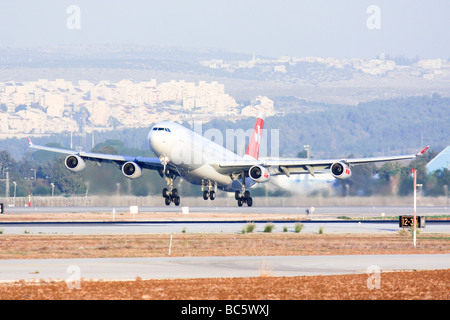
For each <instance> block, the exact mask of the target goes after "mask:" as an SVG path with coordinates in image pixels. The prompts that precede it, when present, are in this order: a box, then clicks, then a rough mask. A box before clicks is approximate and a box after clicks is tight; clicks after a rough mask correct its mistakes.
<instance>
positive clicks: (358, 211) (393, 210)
mask: <svg viewBox="0 0 450 320" xmlns="http://www.w3.org/2000/svg"><path fill="white" fill-rule="evenodd" d="M185 208H187V209H188V211H189V212H190V213H205V214H208V213H210V214H220V213H227V214H254V213H257V214H275V215H286V214H298V215H304V214H306V213H307V210H309V211H313V212H312V214H311V216H312V217H323V218H329V217H337V216H340V215H348V216H351V217H352V216H358V217H361V218H363V217H374V216H378V217H380V216H381V214H384V215H386V216H390V215H404V214H412V212H413V207H412V206H333V207H329V206H320V207H308V206H283V207H280V206H274V207H270V206H253V207H234V206H232V207H229V206H222V207H214V206H203V207H201V206H192V207H185ZM311 209H312V210H311ZM113 210H114V211H115V212H117V213H120V212H129V211H130V207H129V206H121V207H112V206H110V207H5V213H6V214H27V213H36V214H41V213H67V212H68V213H83V212H112V211H113ZM138 210H139V212H140V213H149V212H150V213H156V212H162V213H181V212H182V210H183V207H182V206H179V207H175V206H157V207H139V208H138ZM417 214H418V215H450V207H447V206H418V207H417Z"/></svg>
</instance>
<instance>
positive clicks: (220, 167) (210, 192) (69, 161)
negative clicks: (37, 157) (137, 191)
mask: <svg viewBox="0 0 450 320" xmlns="http://www.w3.org/2000/svg"><path fill="white" fill-rule="evenodd" d="M264 118H265V117H264V114H260V115H258V118H257V120H256V124H255V127H254V130H253V133H252V135H251V137H250V142H249V144H248V147H247V151H246V153H245V155H244V156H239V155H237V154H236V153H234V152H232V151H230V150H228V149H226V148H224V147H223V146H221V145H219V144H217V143H215V142H213V141H211V140H210V139H207V138H205V137H203V136H202V135H200V134H199V133H197V132H194V131H192V130H190V129H188V128H185V127H183V126H182V125H180V124H178V123H175V122H171V121H162V122H159V123H157V124H155V125H154V126H153V127H152V128H151V129H150V132H149V133H148V136H147V142H148V145H149V148H150V149H151V150H152V151H153V152H154V154H155V155H157V157H140V156H138V157H136V156H127V155H113V154H100V153H92V152H84V151H74V150H70V149H60V148H53V147H47V146H41V145H35V144H33V143H32V142H31V140H30V138H29V137H28V143H29V147H30V148H34V149H39V150H45V151H50V152H55V153H60V154H67V157H66V158H65V160H64V164H65V166H66V167H67V169H69V170H71V171H74V172H79V171H81V170H83V169H84V168H85V167H86V161H94V162H97V163H99V164H101V163H104V162H106V163H115V164H117V165H118V166H119V167H120V168H121V170H122V173H123V174H124V175H125V177H127V178H129V179H136V178H139V177H140V176H141V175H142V170H143V169H149V170H156V171H157V172H158V173H159V175H160V176H161V177H162V178H164V179H165V181H166V183H167V188H164V189H163V190H162V196H163V198H164V200H165V204H166V205H170V204H171V203H172V202H173V203H174V204H175V205H176V206H178V205H179V204H180V195H179V194H178V190H177V189H176V188H174V181H175V179H176V178H178V177H180V178H182V179H185V180H186V181H188V182H190V183H192V184H195V185H200V186H201V191H202V193H203V199H204V200H208V199H210V200H214V199H215V197H216V191H217V189H220V190H223V191H227V192H234V193H235V199H236V201H237V204H238V206H242V205H243V204H247V206H249V207H251V206H252V205H253V199H252V197H251V194H250V191H249V189H251V188H252V187H254V186H255V184H257V183H265V182H267V181H269V179H270V177H271V176H277V175H285V176H286V177H290V176H291V175H292V174H310V175H311V176H313V177H314V176H315V175H316V174H321V173H331V175H332V176H333V177H334V178H337V179H347V178H349V177H350V176H351V169H350V167H351V166H354V165H360V164H367V163H372V162H384V161H397V160H407V159H414V158H415V157H417V156H421V155H423V154H424V153H425V152H426V151H427V149H428V147H426V148H424V149H423V150H422V151H420V152H419V153H417V154H412V155H403V156H390V157H372V158H351V159H345V158H339V159H325V160H320V159H284V158H278V159H271V158H269V159H262V158H261V159H259V148H260V144H261V136H262V130H263V126H264Z"/></svg>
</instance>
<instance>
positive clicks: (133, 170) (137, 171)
mask: <svg viewBox="0 0 450 320" xmlns="http://www.w3.org/2000/svg"><path fill="white" fill-rule="evenodd" d="M122 173H123V175H124V176H125V177H127V178H130V179H136V178H139V177H140V176H142V169H141V167H139V165H138V164H137V163H134V162H126V163H125V164H124V165H123V166H122Z"/></svg>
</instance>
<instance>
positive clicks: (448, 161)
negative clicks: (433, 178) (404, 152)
mask: <svg viewBox="0 0 450 320" xmlns="http://www.w3.org/2000/svg"><path fill="white" fill-rule="evenodd" d="M443 169H448V170H450V146H448V147H447V148H445V149H444V150H442V151H441V153H439V154H438V155H437V156H436V157H435V158H434V159H433V160H431V161H430V162H428V164H427V173H433V172H435V171H436V170H443Z"/></svg>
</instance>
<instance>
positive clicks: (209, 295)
mask: <svg viewBox="0 0 450 320" xmlns="http://www.w3.org/2000/svg"><path fill="white" fill-rule="evenodd" d="M73 217H74V216H73V215H67V219H70V220H73ZM120 217H121V216H120V215H118V216H117V217H116V218H120ZM15 218H16V220H17V217H15ZM21 218H22V219H23V220H22V221H24V220H27V221H29V220H28V219H29V218H30V217H27V216H21ZM59 218H61V216H60V217H59ZM85 218H86V216H84V217H82V218H81V219H85ZM90 218H92V216H90ZM96 218H100V219H105V217H104V216H101V217H100V216H96ZM108 218H109V215H107V216H106V219H108ZM181 218H183V217H181ZM34 219H36V215H34ZM40 219H42V220H53V219H55V217H53V216H42V215H41V216H40ZM2 220H3V217H2ZM10 221H12V220H10ZM169 243H170V235H169V234H136V235H134V234H133V235H57V234H55V235H49V234H39V235H34V234H33V235H32V234H23V235H8V234H0V263H1V259H42V258H93V257H157V256H165V257H167V256H169V253H168V252H169V250H168V249H169ZM413 253H414V254H425V253H437V254H443V253H450V234H429V233H422V234H420V233H419V235H418V239H417V247H416V248H414V247H413V245H412V240H411V236H410V233H409V232H398V233H389V234H302V233H293V232H289V233H281V232H277V233H262V232H258V233H246V234H188V233H186V234H185V233H179V234H173V238H172V246H171V254H170V256H231V255H252V256H254V255H348V254H413ZM375 280H377V284H378V286H376V287H374V286H373V285H372V286H371V285H370V281H372V282H374V281H375ZM375 280H374V279H373V275H372V277H371V275H368V274H352V275H338V276H302V277H273V276H271V274H270V270H269V271H267V270H262V271H261V274H260V276H259V277H253V278H218V279H215V278H214V279H171V280H151V279H140V278H136V279H134V280H132V281H104V280H93V279H82V281H81V283H80V288H79V289H70V288H69V286H68V285H67V283H66V282H64V281H53V280H51V279H48V280H45V281H44V280H42V281H39V282H33V281H24V280H21V281H16V282H3V283H0V299H2V300H113V299H114V300H117V299H125V300H147V299H148V300H303V299H306V300H371V299H375V300H411V299H427V300H428V299H429V300H448V299H449V298H450V269H447V270H434V271H422V270H417V271H412V272H411V271H410V272H382V273H381V274H379V278H377V279H375ZM374 283H375V282H374ZM370 288H372V289H370Z"/></svg>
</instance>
